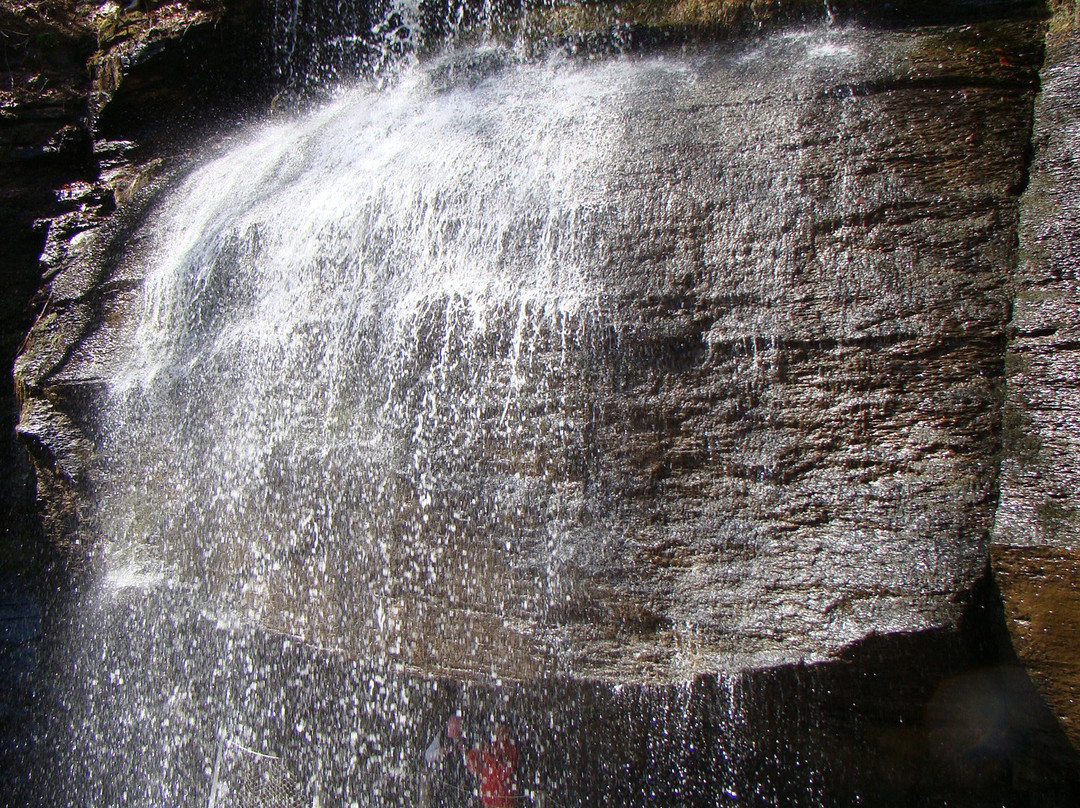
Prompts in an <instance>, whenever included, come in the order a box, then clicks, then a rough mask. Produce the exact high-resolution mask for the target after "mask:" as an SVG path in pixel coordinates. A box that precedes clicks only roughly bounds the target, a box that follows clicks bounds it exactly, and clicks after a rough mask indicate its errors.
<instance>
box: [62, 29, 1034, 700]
mask: <svg viewBox="0 0 1080 808" xmlns="http://www.w3.org/2000/svg"><path fill="white" fill-rule="evenodd" d="M970 36H971V41H972V42H980V41H981V40H985V39H986V38H989V37H995V36H996V37H997V38H998V39H997V41H996V42H995V41H994V40H991V41H990V42H989V48H987V52H988V53H991V54H992V53H996V51H995V50H994V48H999V49H1000V48H1003V47H1006V46H1011V47H1012V48H1013V50H1012V51H1010V59H1012V60H1015V62H1016V66H1015V67H1014V68H1012V69H1011V70H1009V71H1007V73H1006V75H1004V76H1000V77H998V78H997V79H996V80H995V85H996V86H995V87H993V88H992V89H988V88H985V87H981V86H980V84H981V83H983V82H981V81H980V79H979V77H978V74H977V71H978V69H979V63H978V61H975V62H974V64H963V63H962V64H950V63H945V64H942V63H941V62H940V59H941V58H942V55H941V53H939V51H941V52H944V53H947V52H948V51H947V48H948V47H949V46H950V45H951V44H952V43H946V42H944V41H941V40H939V39H935V37H934V35H932V34H931V35H919V36H912V35H905V34H896V35H893V36H891V37H887V38H882V37H869V36H865V35H863V34H861V33H860V32H858V31H821V32H811V33H806V34H801V33H795V34H790V35H787V36H784V37H779V38H776V39H775V40H772V41H769V42H766V43H762V44H761V45H759V46H756V47H751V48H748V49H733V50H730V51H709V50H702V51H700V52H698V53H695V54H692V55H687V56H680V55H676V54H669V55H665V56H663V57H653V58H627V59H622V60H614V61H610V62H605V63H602V64H598V65H579V64H575V63H573V62H569V63H563V62H559V61H558V60H556V61H554V62H545V63H539V64H533V63H527V64H518V63H513V62H510V63H505V64H504V63H502V62H503V61H505V60H506V59H508V58H509V57H508V56H506V55H500V54H499V53H498V52H488V53H483V52H480V53H476V54H475V55H472V56H466V57H464V61H455V60H451V61H447V62H443V63H437V64H436V65H435V66H433V67H431V68H426V69H424V70H423V71H420V72H419V73H416V74H410V75H407V76H403V77H402V78H401V80H400V81H399V82H398V83H397V84H396V85H395V86H393V87H392V88H389V89H387V90H383V91H380V92H378V93H376V94H372V93H371V92H370V91H367V90H362V89H361V90H354V91H350V92H346V93H344V94H343V95H342V97H341V98H340V99H338V100H337V101H335V102H334V103H332V104H330V105H329V106H327V107H326V108H325V109H323V110H321V111H319V112H317V113H315V114H313V115H312V116H310V117H308V118H306V119H304V120H301V121H298V122H296V123H289V124H287V125H286V124H277V125H272V126H270V127H269V128H266V129H264V130H262V131H260V132H257V133H254V134H252V135H250V136H249V139H248V141H247V143H246V144H244V145H241V146H238V147H234V148H231V149H229V150H227V151H225V152H224V153H223V154H222V155H221V156H219V157H218V158H217V159H216V160H214V161H212V162H211V163H210V164H208V165H207V166H205V167H203V168H199V169H196V170H195V171H194V172H193V173H192V174H191V175H190V176H189V177H188V178H187V179H186V180H185V181H184V183H183V185H182V186H181V187H180V188H179V189H178V191H177V192H176V193H175V195H174V196H171V197H170V198H169V200H167V201H166V202H164V203H163V204H162V209H161V210H160V211H159V212H157V213H154V214H152V217H151V224H150V225H148V226H147V227H146V228H144V229H143V230H141V231H140V235H137V236H136V237H135V242H134V243H140V242H141V241H146V242H147V244H146V246H145V248H143V249H138V250H134V251H132V250H130V249H129V252H128V254H127V256H126V257H125V258H124V259H123V260H122V261H121V263H120V266H119V267H118V268H117V270H116V272H115V274H114V275H113V281H112V282H113V283H114V284H116V285H117V286H118V287H123V288H124V289H125V290H127V289H135V290H138V287H137V286H135V284H139V282H140V280H142V284H141V286H142V291H141V292H139V294H141V296H142V297H143V298H144V299H145V303H144V305H143V308H144V310H145V314H144V315H143V316H142V319H141V320H140V321H137V322H136V321H133V322H132V324H131V328H133V329H134V334H133V337H132V341H133V343H134V344H135V345H136V346H137V347H136V348H135V350H134V353H133V357H132V358H131V359H127V358H126V357H124V356H123V355H122V352H121V351H117V352H106V353H105V354H103V357H104V358H98V361H99V362H105V361H109V362H113V363H114V364H112V365H111V366H107V367H105V368H102V369H98V368H96V367H95V366H94V364H93V363H90V364H87V363H85V362H81V361H79V357H76V361H75V362H73V363H72V364H71V365H70V369H69V371H68V372H69V373H72V374H79V373H81V374H95V375H97V376H99V377H101V378H107V379H110V387H111V392H110V395H109V397H108V401H107V402H106V403H104V405H103V415H102V421H101V423H100V433H101V435H102V443H101V445H100V447H99V449H98V450H97V454H99V455H100V460H99V461H98V465H99V466H100V468H101V473H100V474H99V475H97V477H96V478H95V486H96V490H97V495H96V497H97V499H98V500H99V502H100V503H101V506H100V511H99V513H98V514H97V515H96V520H97V521H96V523H95V528H96V530H97V531H98V532H99V533H100V535H102V536H105V537H108V541H109V545H110V546H109V549H108V550H107V556H109V559H108V560H107V564H109V565H111V566H112V567H114V568H119V567H123V565H125V564H135V565H136V566H138V565H140V564H143V565H151V566H155V568H156V569H159V571H160V574H161V575H165V576H173V575H178V576H179V577H180V578H181V579H183V580H195V581H197V582H198V583H199V586H201V587H205V588H206V589H208V590H209V591H210V592H213V593H215V594H220V593H227V595H226V597H227V599H228V600H230V601H231V602H233V603H235V604H237V606H238V608H240V607H243V608H247V609H250V610H252V612H253V615H254V616H255V617H256V619H258V620H259V621H262V622H264V623H266V624H268V625H271V626H273V627H274V628H277V629H279V630H282V631H285V632H287V633H296V634H300V635H302V636H310V637H312V638H315V639H316V640H317V642H318V643H319V644H322V645H328V646H332V647H344V648H351V649H358V648H370V647H372V644H374V645H375V646H377V647H380V648H381V649H382V650H384V651H385V652H386V653H388V654H390V655H391V656H393V657H395V658H400V659H401V661H403V662H404V663H405V664H406V665H409V666H414V667H419V668H424V669H432V668H434V669H437V670H439V669H445V670H462V671H493V672H496V673H497V674H499V675H503V676H511V677H514V678H528V677H530V676H533V675H537V674H538V673H543V672H566V673H571V674H574V675H585V676H598V677H601V678H605V679H615V680H631V681H633V680H642V679H644V680H654V679H658V680H661V681H663V680H669V681H670V680H677V679H684V678H687V677H689V676H693V675H694V674H696V673H699V672H703V671H712V670H717V669H727V668H731V667H737V666H740V665H746V664H758V665H760V664H765V663H776V662H785V661H794V660H799V659H804V658H808V659H813V658H820V657H821V656H823V655H828V654H830V653H834V652H835V651H837V650H839V649H840V648H841V647H843V646H844V645H846V644H848V643H850V642H852V641H854V640H856V639H859V638H860V637H862V636H864V635H865V634H867V633H868V632H870V631H875V630H877V631H896V630H918V629H923V628H928V627H933V626H940V625H947V624H949V623H950V621H953V620H955V619H956V617H957V615H958V611H959V608H960V607H959V606H958V605H956V604H955V603H953V602H950V601H951V599H952V598H953V597H954V596H955V594H956V593H957V592H963V591H965V590H966V589H968V588H970V587H971V586H972V584H973V583H974V582H975V581H976V580H977V579H978V578H979V577H980V576H981V575H982V573H983V565H984V561H983V559H984V557H985V549H986V545H985V535H986V530H987V527H988V524H989V520H990V518H991V516H992V514H991V510H990V509H991V506H992V503H993V492H992V481H993V473H994V470H995V469H994V452H995V444H994V438H993V436H994V430H995V427H994V423H995V418H996V406H995V405H996V403H997V400H998V399H997V396H998V395H999V393H998V392H997V386H998V385H999V384H1000V362H1001V351H1002V344H1003V340H1004V323H1005V318H1006V316H1007V310H1008V306H1007V301H1006V299H1005V297H1004V291H1003V286H1004V273H1005V270H1006V268H1007V267H1008V266H1009V265H1010V263H1011V261H1012V259H1013V254H1012V250H1013V249H1014V246H1013V238H1012V236H1011V233H1012V232H1014V221H1015V215H1016V204H1015V194H1016V190H1017V189H1018V188H1020V187H1021V186H1022V183H1023V169H1024V164H1023V160H1024V152H1023V147H1022V140H1019V139H1017V138H1016V136H1015V134H1014V133H1015V132H1017V131H1022V130H1023V128H1024V127H1025V126H1026V125H1027V124H1028V118H1029V114H1030V113H1029V110H1028V106H1027V104H1026V103H1024V102H1025V101H1028V99H1030V97H1031V92H1032V90H1033V73H1032V69H1033V63H1032V61H1031V59H1032V57H1033V54H1034V51H1031V50H1029V51H1026V52H1025V51H1023V50H1016V45H1015V44H1014V43H1017V42H1021V43H1022V42H1023V41H1024V37H1025V36H1027V35H1025V34H1024V33H1023V31H1022V30H1014V29H1009V28H1006V29H1004V31H990V30H987V31H985V32H984V31H977V32H974V33H972V34H970ZM953 47H954V50H955V46H953ZM968 58H970V57H968ZM938 65H941V66H938ZM961 68H963V69H964V73H965V75H964V79H965V81H964V84H965V86H964V87H963V88H955V89H953V88H949V89H944V88H941V87H932V88H929V89H928V88H926V87H924V86H922V85H923V84H926V83H929V82H931V81H932V78H931V77H932V76H933V75H935V74H936V75H937V76H938V83H945V77H946V76H949V74H950V73H952V74H954V75H955V73H956V72H957V71H959V70H960V69H961ZM762 98H764V99H765V100H764V101H762V100H761V99H762ZM811 100H812V102H813V103H812V104H811V103H810V101H811ZM943 109H945V110H947V112H946V113H945V114H944V115H943V114H942V110H943ZM629 110H633V113H632V114H628V111H629ZM931 114H933V115H934V116H940V118H941V120H942V121H943V122H944V123H943V125H942V126H940V127H934V126H925V127H922V128H920V129H919V130H902V131H897V128H896V126H895V123H894V122H896V121H897V120H902V119H909V118H911V117H920V116H921V117H927V116H929V115H931ZM928 163H932V164H933V165H934V169H933V171H927V170H926V166H927V164H928ZM961 180H966V182H964V184H963V185H962V186H961V184H960V181H961ZM142 267H146V268H147V269H146V272H147V274H146V277H145V279H140V278H139V275H140V272H141V269H142ZM131 293H132V292H128V291H125V292H124V294H125V295H126V294H131ZM114 319H116V318H114ZM110 325H111V327H113V328H116V327H119V326H117V325H116V324H110ZM96 341H97V340H96V338H94V337H91V339H90V340H89V341H88V342H89V344H90V345H94V344H95V342H96ZM129 558H130V559H132V560H130V561H129V560H128V559H129ZM478 573H479V578H478V577H477V574H478ZM118 574H119V573H118Z"/></svg>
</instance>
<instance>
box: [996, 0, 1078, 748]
mask: <svg viewBox="0 0 1080 808" xmlns="http://www.w3.org/2000/svg"><path fill="white" fill-rule="evenodd" d="M1075 15H1076V10H1075V7H1073V6H1065V7H1063V8H1061V9H1059V11H1058V15H1057V16H1056V17H1055V18H1054V20H1053V21H1052V24H1051V30H1050V34H1049V36H1048V39H1047V53H1046V61H1045V64H1044V67H1043V71H1042V92H1041V94H1040V96H1039V99H1038V101H1037V103H1036V106H1035V130H1034V135H1033V137H1032V145H1033V152H1034V158H1033V161H1032V167H1031V180H1030V184H1029V186H1028V189H1027V191H1026V192H1025V194H1024V197H1023V202H1022V205H1021V213H1020V232H1019V238H1020V261H1019V264H1018V267H1017V271H1016V273H1015V275H1014V278H1013V280H1012V284H1013V289H1014V300H1013V313H1012V320H1011V323H1010V340H1009V349H1008V354H1007V356H1006V360H1005V362H1006V364H1005V367H1006V375H1007V377H1008V381H1007V395H1006V399H1005V405H1004V415H1003V419H1004V452H1003V460H1002V467H1001V502H1000V505H999V506H998V509H997V513H996V519H995V524H994V531H993V541H994V548H993V557H994V569H995V573H996V575H997V579H998V582H999V585H1000V587H1001V591H1002V595H1003V597H1004V599H1005V603H1006V608H1007V613H1008V616H1009V625H1010V631H1011V632H1012V634H1013V638H1014V642H1015V646H1016V650H1017V653H1018V655H1019V657H1020V659H1021V660H1022V661H1023V662H1024V663H1025V664H1026V665H1028V666H1029V669H1030V670H1031V672H1032V677H1033V678H1034V679H1035V680H1036V682H1038V683H1039V684H1040V686H1041V687H1042V688H1043V692H1044V693H1045V694H1046V696H1047V698H1048V699H1049V701H1050V703H1051V705H1052V706H1053V708H1054V709H1055V711H1056V712H1057V714H1058V715H1059V717H1060V718H1061V721H1062V724H1063V726H1065V727H1066V729H1067V730H1068V732H1069V734H1070V737H1071V738H1072V739H1073V743H1075V744H1080V291H1078V287H1077V275H1078V272H1080V162H1078V154H1080V34H1078V32H1077V30H1078V29H1077V19H1076V16H1075Z"/></svg>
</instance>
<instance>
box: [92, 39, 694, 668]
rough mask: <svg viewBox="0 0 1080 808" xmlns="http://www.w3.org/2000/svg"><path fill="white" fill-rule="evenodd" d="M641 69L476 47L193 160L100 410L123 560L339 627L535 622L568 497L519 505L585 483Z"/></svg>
mask: <svg viewBox="0 0 1080 808" xmlns="http://www.w3.org/2000/svg"><path fill="white" fill-rule="evenodd" d="M642 69H643V68H641V67H634V66H631V65H629V64H619V63H613V64H609V65H606V66H603V67H597V68H593V69H585V70H583V69H581V68H580V67H575V66H572V65H570V64H567V63H563V62H560V61H558V60H556V61H553V62H550V63H547V64H543V65H528V66H526V65H522V64H517V63H514V62H512V61H509V57H507V56H506V55H505V54H501V53H500V52H497V51H480V52H477V53H474V54H472V55H471V56H469V57H468V58H467V59H457V60H455V61H449V62H446V63H444V64H440V65H436V66H434V67H432V68H428V69H426V70H424V71H420V70H417V71H414V72H413V73H411V74H409V75H407V76H403V77H402V79H401V80H400V81H399V82H398V83H396V84H395V85H394V86H393V87H391V88H388V89H386V90H384V91H381V92H375V91H372V90H369V89H364V88H355V89H351V90H344V91H342V93H341V94H340V97H339V98H337V99H336V100H335V101H334V102H332V103H330V104H328V105H327V106H326V107H324V108H323V109H321V110H320V111H318V112H317V113H315V114H314V115H312V116H310V117H309V118H306V119H304V120H301V121H289V122H288V123H285V124H271V125H267V126H265V127H263V128H261V129H260V130H258V131H256V132H253V133H252V134H250V135H248V136H247V138H246V139H245V141H244V142H243V143H242V144H240V145H237V146H234V147H232V148H230V149H229V150H228V151H227V152H226V153H225V154H223V155H221V156H219V157H217V158H216V159H213V160H211V161H209V162H208V163H206V164H205V165H203V166H201V167H199V168H197V169H195V170H194V171H193V172H192V173H191V174H190V175H189V176H188V177H187V178H186V179H185V180H184V181H183V182H182V183H181V184H180V186H179V187H178V188H177V189H176V190H175V191H174V192H172V193H171V194H170V195H169V197H168V199H167V200H166V201H165V202H164V203H163V204H162V206H161V208H160V210H158V211H156V212H155V213H154V214H153V217H152V219H151V221H150V223H149V224H148V225H147V228H148V231H149V232H150V233H151V234H152V236H151V238H150V244H149V246H147V248H146V249H145V251H144V252H141V253H140V254H139V255H138V256H137V258H135V259H134V260H136V261H137V262H138V263H139V264H140V265H145V266H146V267H147V270H148V271H147V275H146V278H145V311H144V314H143V315H142V319H141V321H140V323H139V325H138V327H137V330H136V333H135V336H134V340H133V348H132V352H131V356H130V359H129V361H128V364H127V367H126V369H125V370H123V371H122V372H121V373H119V374H117V377H116V378H115V380H114V382H113V385H112V388H113V389H112V391H111V394H110V396H109V399H108V401H107V403H106V404H105V407H104V410H103V416H102V417H103V419H104V426H103V428H102V433H103V434H105V435H107V436H109V438H108V440H109V443H108V445H107V449H106V453H105V460H104V463H103V465H104V467H105V468H106V469H107V473H106V475H105V479H104V480H103V481H102V484H101V489H100V494H101V496H100V501H101V502H102V508H101V513H100V529H101V531H102V534H103V535H105V536H109V537H113V538H112V540H111V542H110V547H109V550H108V554H109V556H110V559H111V560H110V562H109V563H110V565H111V572H110V576H111V577H112V579H113V580H116V581H127V580H133V578H132V576H133V575H134V576H136V577H137V576H138V575H145V574H148V573H149V571H151V570H156V571H157V573H155V574H160V575H166V576H169V577H179V578H180V579H183V580H188V581H194V582H197V583H198V585H199V586H201V587H203V588H204V589H205V590H206V591H207V593H208V594H209V593H215V594H222V595H225V596H226V597H227V599H228V600H229V602H230V603H232V604H233V605H234V606H235V607H236V608H242V609H246V610H247V611H248V612H249V613H250V616H251V617H252V618H253V619H255V620H256V621H260V622H267V623H270V624H273V625H274V627H275V628H278V629H280V630H283V631H285V632H287V633H290V634H298V635H302V636H305V637H309V638H315V639H317V640H318V641H319V642H320V643H322V644H325V645H334V644H335V643H339V642H346V641H349V640H351V641H352V642H358V641H359V639H360V637H362V636H363V637H366V639H367V641H370V640H371V636H378V637H385V636H388V635H393V637H394V639H393V641H392V643H391V641H389V640H387V643H390V644H395V648H397V645H400V642H401V641H403V639H404V641H407V642H411V643H414V644H418V643H420V642H421V641H422V640H423V638H424V637H427V641H428V642H430V640H431V637H432V636H433V635H434V636H437V635H438V634H439V633H442V634H445V633H447V629H446V628H444V629H442V630H441V631H440V632H433V631H432V630H431V625H430V622H429V621H430V620H433V619H441V617H440V616H441V615H444V614H445V613H446V610H448V609H449V610H452V611H457V610H462V609H466V607H468V606H469V600H470V598H472V597H475V598H476V599H478V600H479V602H481V603H489V604H500V603H502V602H503V601H511V600H513V601H515V603H516V608H517V610H518V611H524V612H526V613H528V614H532V615H533V616H534V619H535V618H536V616H537V615H542V614H543V613H544V612H545V611H546V610H547V608H548V606H549V604H550V603H551V601H552V599H553V598H555V597H557V590H558V586H559V585H558V572H557V570H556V569H554V568H553V566H552V561H551V559H552V558H557V555H558V553H557V551H556V550H557V548H556V547H555V544H556V543H557V542H558V541H559V537H560V534H562V533H564V532H565V531H566V530H567V529H568V528H567V526H566V524H565V523H566V522H569V521H571V517H570V516H562V517H560V516H557V515H556V516H554V517H553V518H551V519H547V520H546V521H545V523H544V524H542V525H540V524H535V523H534V524H522V523H521V522H520V521H519V520H522V519H523V518H524V517H525V514H526V511H528V512H529V513H530V514H531V513H533V512H535V511H540V512H542V513H552V514H557V513H558V512H559V511H560V510H564V511H565V510H570V509H574V508H577V509H580V508H582V507H584V506H583V505H582V504H580V503H579V504H576V505H575V504H573V503H572V502H569V500H571V499H573V498H577V499H581V498H583V497H586V496H589V494H588V493H587V492H585V485H584V483H582V482H581V481H580V480H578V481H571V482H570V483H568V482H567V481H566V479H565V478H566V476H567V472H566V469H567V467H569V466H572V465H575V464H577V465H581V464H583V463H586V462H587V460H586V456H587V455H588V453H589V451H590V447H589V446H588V441H587V437H586V435H585V432H586V428H587V424H586V423H585V422H584V402H583V401H582V400H581V399H582V396H583V391H582V389H581V386H582V382H583V380H584V379H585V377H586V375H587V374H588V373H589V372H590V368H589V367H588V363H589V361H594V360H590V359H589V355H588V352H587V351H585V350H584V349H583V346H584V345H585V344H586V343H589V344H593V345H596V344H599V343H601V342H603V341H604V340H606V339H609V338H610V333H611V331H612V328H613V325H612V322H611V316H610V314H605V313H604V311H603V307H602V305H601V304H602V301H604V300H605V299H606V298H609V297H610V292H609V291H608V290H606V289H605V288H604V281H603V275H602V272H601V270H602V268H603V266H604V263H605V262H606V261H607V260H609V259H608V255H607V253H606V248H605V242H606V241H608V240H610V238H611V234H610V228H611V226H612V223H613V221H614V218H613V216H612V215H611V205H612V202H611V199H610V196H609V194H608V184H609V180H610V177H609V174H610V167H611V164H612V162H613V160H614V159H615V156H616V154H615V152H616V149H617V147H618V135H619V130H618V127H617V126H616V124H615V120H614V118H615V110H614V109H613V108H612V106H611V104H610V103H606V102H605V101H606V99H610V98H611V96H612V94H613V93H617V92H619V90H618V88H619V87H620V86H623V85H625V84H626V82H628V81H633V80H634V77H635V76H636V75H638V74H640V72H641V70H642ZM646 69H651V70H659V71H666V72H672V70H674V69H669V68H666V67H664V66H663V65H657V66H654V67H651V68H646ZM676 72H677V71H676ZM511 545H513V548H511ZM527 562H531V563H530V564H529V569H528V574H527V575H525V574H522V573H520V572H518V573H515V572H514V569H513V568H514V567H515V565H522V564H526V563H527ZM479 569H487V570H488V572H489V574H490V575H491V576H493V577H492V579H491V580H490V581H488V582H487V585H488V586H489V587H490V588H491V591H489V592H487V593H483V594H480V593H478V594H477V595H475V596H474V595H470V593H469V590H470V588H475V587H476V586H478V584H477V582H476V581H475V571H476V570H479ZM499 590H502V591H499ZM503 608H505V609H506V610H507V611H512V610H513V609H514V608H515V607H514V606H513V605H510V604H507V605H506V606H505V607H503ZM403 610H405V611H404V612H403ZM425 621H428V622H425ZM402 624H407V625H402ZM402 635H405V636H404V637H403V636H402ZM398 651H400V649H398ZM485 652H486V653H490V652H491V649H485ZM431 653H436V655H437V651H431V652H428V651H421V650H416V651H414V652H413V653H410V654H408V656H410V657H411V656H414V655H415V654H419V655H420V658H427V657H429V656H430V655H431ZM475 663H476V661H475V660H474V664H475ZM454 666H461V667H468V665H466V664H464V663H463V662H462V661H461V660H457V662H456V663H455V665H454ZM496 666H497V667H499V665H498V664H496ZM481 667H489V665H488V664H483V665H481Z"/></svg>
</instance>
